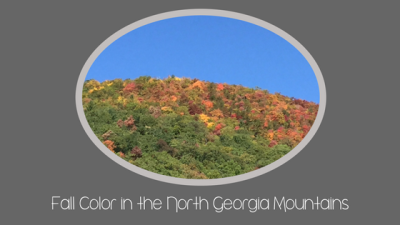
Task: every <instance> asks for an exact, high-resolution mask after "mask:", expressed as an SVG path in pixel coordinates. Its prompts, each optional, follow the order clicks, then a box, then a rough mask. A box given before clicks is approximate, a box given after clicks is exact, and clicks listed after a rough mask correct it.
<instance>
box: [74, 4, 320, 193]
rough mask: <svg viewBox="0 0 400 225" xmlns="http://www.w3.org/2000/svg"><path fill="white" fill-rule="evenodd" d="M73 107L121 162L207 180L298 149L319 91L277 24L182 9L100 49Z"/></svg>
mask: <svg viewBox="0 0 400 225" xmlns="http://www.w3.org/2000/svg"><path fill="white" fill-rule="evenodd" d="M267 28H268V29H267ZM273 31H275V32H273ZM277 33H280V34H281V36H280V35H278V34H277ZM282 34H283V35H282ZM284 36H285V37H284ZM285 38H286V39H285ZM288 40H290V41H291V42H289V41H288ZM295 45H296V47H297V48H296V47H295ZM299 49H301V50H302V52H300V51H299ZM306 56H307V58H306ZM321 85H322V87H321ZM321 90H322V91H323V92H321ZM320 101H321V102H320ZM77 107H78V115H79V117H80V119H81V122H82V124H83V126H84V128H85V130H86V132H87V133H88V135H89V137H90V138H91V139H92V140H93V142H94V143H95V144H96V145H97V146H98V147H99V148H100V149H101V150H102V151H103V152H104V153H105V154H106V155H108V156H109V157H110V158H111V159H113V160H114V161H116V162H117V163H119V164H121V165H122V166H124V167H126V168H128V169H130V170H132V171H134V172H136V173H139V174H141V175H144V176H147V177H150V178H153V179H157V180H161V181H165V182H170V183H175V184H187V185H215V184H225V183H232V182H236V181H240V180H245V179H248V178H251V177H254V176H258V175H260V174H263V173H265V172H268V171H270V170H272V169H274V168H276V167H277V166H279V165H281V164H283V163H284V162H286V161H287V160H289V159H290V158H291V157H293V156H294V155H295V154H296V153H297V152H299V151H300V150H301V149H302V148H303V147H304V146H305V145H306V144H307V143H308V142H309V141H310V140H311V138H312V135H313V134H314V133H315V132H316V130H317V128H318V126H319V124H320V122H321V120H322V114H323V111H324V109H325V86H324V83H323V79H322V75H321V74H320V71H319V69H318V67H317V65H316V63H315V61H314V60H313V59H312V57H311V56H310V55H309V54H308V52H306V50H305V49H304V48H303V47H302V46H301V45H300V44H299V43H298V42H297V41H295V40H294V39H293V38H291V37H290V36H289V35H287V34H286V33H284V32H283V31H281V30H279V29H278V28H276V27H274V26H272V25H270V24H268V23H266V22H263V21H260V20H258V19H256V18H253V17H249V16H246V15H242V14H238V13H232V12H227V11H218V10H182V11H175V12H170V13H165V14H161V15H157V16H153V17H149V18H147V19H144V20H141V21H139V22H137V23H134V24H132V25H130V26H128V27H126V28H124V29H122V30H121V31H119V32H117V33H116V34H114V35H113V36H111V37H110V38H109V39H108V40H107V41H106V42H104V43H103V44H102V45H101V46H99V48H98V49H96V51H95V52H94V53H93V55H92V56H91V57H90V58H89V60H88V62H87V63H86V64H85V67H84V69H83V70H82V72H81V77H80V78H79V82H78V86H77ZM295 150H296V151H295Z"/></svg>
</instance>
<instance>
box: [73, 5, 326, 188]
mask: <svg viewBox="0 0 400 225" xmlns="http://www.w3.org/2000/svg"><path fill="white" fill-rule="evenodd" d="M182 16H220V17H227V18H232V19H238V20H242V21H246V22H249V23H252V24H255V25H258V26H260V27H263V28H265V29H267V30H270V31H271V32H274V33H275V34H277V35H279V36H281V37H282V38H284V39H285V40H286V41H288V42H289V43H290V44H292V45H293V46H294V47H295V48H296V49H297V50H298V51H300V52H301V53H302V55H303V56H304V57H305V58H306V59H307V61H308V63H309V64H310V66H311V67H312V69H313V71H314V73H315V75H316V77H317V81H318V86H319V93H320V103H319V109H318V114H317V117H316V119H315V121H314V124H313V126H312V127H311V129H310V131H309V132H308V134H307V135H306V136H305V137H304V139H303V140H302V141H301V142H300V143H299V144H298V145H297V146H296V147H295V148H294V149H292V150H291V151H290V152H289V153H287V154H286V155H285V156H283V157H282V158H280V159H278V160H277V161H275V162H273V163H271V164H269V165H267V166H265V167H262V168H260V169H258V170H255V171H252V172H248V173H246V174H241V175H237V176H234V177H226V178H219V179H209V180H208V179H205V180H197V179H183V178H175V177H170V176H165V175H161V174H157V173H153V172H150V171H148V170H145V169H142V168H139V167H137V166H134V165H133V164H130V163H129V162H127V161H125V160H123V159H122V158H120V157H118V156H117V155H115V154H114V153H112V152H111V151H110V150H109V149H108V148H107V147H106V146H105V145H104V144H103V143H102V142H101V141H100V140H99V139H98V138H97V137H96V135H95V134H94V132H93V131H92V129H91V128H90V126H89V124H88V122H87V120H86V117H85V113H84V111H83V105H82V91H83V84H84V82H85V78H86V75H87V73H88V71H89V69H90V67H91V66H92V64H93V62H94V61H95V60H96V58H97V57H98V56H99V55H100V54H101V53H102V52H103V50H104V49H106V48H107V47H108V46H109V45H110V44H111V43H113V42H114V41H116V40H117V39H118V38H120V37H122V36H123V35H125V34H127V33H129V32H131V31H133V30H134V29H136V28H139V27H141V26H144V25H146V24H150V23H153V22H156V21H159V20H164V19H169V18H174V17H182ZM75 97H76V108H77V111H78V117H79V120H80V121H81V123H82V126H83V128H84V130H85V131H86V133H87V135H88V136H89V138H90V139H91V140H92V141H93V143H94V144H95V145H96V146H97V147H98V148H99V149H100V150H101V151H103V153H104V154H106V155H107V156H108V157H110V158H111V159H112V160H114V161H115V162H116V163H118V164H119V165H121V166H123V167H125V168H126V169H128V170H131V171H133V172H135V173H138V174H140V175H142V176H145V177H149V178H152V179H154V180H158V181H162V182H167V183H172V184H179V185H192V186H210V185H222V184H230V183H235V182H239V181H244V180H247V179H251V178H254V177H257V176H260V175H262V174H265V173H267V172H269V171H272V170H274V169H276V168H278V167H279V166H281V165H283V164H284V163H286V162H287V161H289V160H290V159H291V158H293V157H294V156H295V155H296V154H297V153H299V152H300V151H301V150H302V149H303V148H304V147H305V146H306V145H307V144H308V142H310V140H311V139H312V137H313V136H314V135H315V133H316V132H317V130H318V128H319V126H320V125H321V122H322V118H323V116H324V113H325V108H326V87H325V82H324V78H323V77H322V73H321V70H320V69H319V67H318V65H317V63H316V62H315V60H314V58H313V57H312V56H311V54H310V53H309V52H308V51H307V50H306V49H305V48H304V47H303V46H302V45H301V44H300V43H299V42H298V41H297V40H296V39H294V38H293V37H292V36H290V35H289V34H287V33H286V32H285V31H283V30H281V29H279V28H278V27H275V26H274V25H272V24H269V23H267V22H265V21H263V20H260V19H257V18H255V17H252V16H248V15H245V14H241V13H237V12H231V11H225V10H215V9H186V10H177V11H171V12H166V13H161V14H157V15H154V16H150V17H147V18H144V19H142V20H139V21H137V22H134V23H132V24H130V25H128V26H126V27H124V28H122V29H121V30H119V31H117V32H116V33H114V34H113V35H111V36H110V37H109V38H107V39H106V40H105V41H104V42H103V43H101V44H100V46H99V47H97V48H96V50H95V51H94V52H93V53H92V54H91V55H90V57H89V59H88V60H87V61H86V63H85V65H84V66H83V68H82V71H81V73H80V75H79V78H78V83H77V87H76V96H75Z"/></svg>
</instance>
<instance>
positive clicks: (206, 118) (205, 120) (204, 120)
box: [200, 114, 210, 123]
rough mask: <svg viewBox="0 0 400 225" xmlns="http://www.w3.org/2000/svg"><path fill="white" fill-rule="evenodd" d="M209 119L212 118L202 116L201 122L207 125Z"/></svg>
mask: <svg viewBox="0 0 400 225" xmlns="http://www.w3.org/2000/svg"><path fill="white" fill-rule="evenodd" d="M209 119H210V117H208V116H207V115H205V114H200V120H201V121H203V122H205V123H207V122H208V120H209Z"/></svg>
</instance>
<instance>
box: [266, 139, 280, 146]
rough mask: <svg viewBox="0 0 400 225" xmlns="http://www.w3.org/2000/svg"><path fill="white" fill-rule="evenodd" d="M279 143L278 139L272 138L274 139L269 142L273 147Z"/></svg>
mask: <svg viewBox="0 0 400 225" xmlns="http://www.w3.org/2000/svg"><path fill="white" fill-rule="evenodd" d="M277 144H278V142H277V141H275V140H272V141H271V142H270V143H269V145H268V147H270V148H272V147H274V146H275V145H277Z"/></svg>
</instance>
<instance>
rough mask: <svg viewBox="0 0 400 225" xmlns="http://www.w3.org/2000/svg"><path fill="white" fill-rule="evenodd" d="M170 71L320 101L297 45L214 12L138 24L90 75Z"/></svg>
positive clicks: (106, 77)
mask: <svg viewBox="0 0 400 225" xmlns="http://www.w3.org/2000/svg"><path fill="white" fill-rule="evenodd" d="M172 74H173V75H175V76H177V77H188V78H192V79H193V78H198V79H200V80H205V81H212V82H216V83H228V84H237V85H239V84H240V85H243V86H245V87H253V88H254V87H256V86H258V87H260V88H262V89H267V90H268V91H269V92H270V93H275V92H279V93H281V94H283V95H286V96H289V97H295V98H300V99H305V100H308V101H313V102H316V103H319V89H318V83H317V79H316V77H315V74H314V72H313V70H312V68H311V66H310V65H309V64H308V62H307V60H306V59H305V58H304V57H303V55H302V54H301V53H300V52H299V51H298V50H297V49H296V48H295V47H293V46H292V45H291V44H290V43H289V42H287V41H286V40H284V39H283V38H281V37H280V36H278V35H276V34H275V33H272V32H271V31H269V30H266V29H264V28H262V27H259V26H257V25H254V24H251V23H247V22H244V21H241V20H236V19H230V18H224V17H215V16H186V17H178V18H171V19H166V20H162V21H158V22H155V23H151V24H148V25H145V26H143V27H140V28H137V29H135V30H133V31H131V32H129V33H128V34H125V35H124V36H122V37H121V38H119V39H118V40H117V41H115V42H114V43H113V44H111V45H110V46H108V47H107V48H106V49H105V50H104V51H103V52H102V53H101V54H100V56H99V57H98V58H97V59H96V60H95V62H94V63H93V65H92V67H91V68H90V70H89V72H88V74H87V76H86V79H96V80H98V81H100V82H102V81H104V80H112V79H115V78H121V79H127V78H131V79H135V78H137V77H139V76H143V75H148V76H151V77H158V78H165V77H168V75H172Z"/></svg>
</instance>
